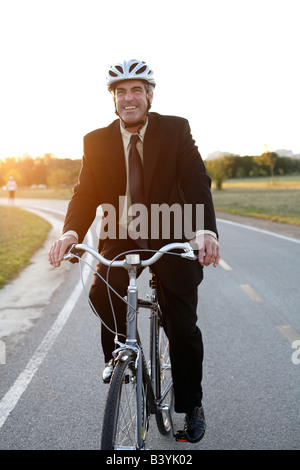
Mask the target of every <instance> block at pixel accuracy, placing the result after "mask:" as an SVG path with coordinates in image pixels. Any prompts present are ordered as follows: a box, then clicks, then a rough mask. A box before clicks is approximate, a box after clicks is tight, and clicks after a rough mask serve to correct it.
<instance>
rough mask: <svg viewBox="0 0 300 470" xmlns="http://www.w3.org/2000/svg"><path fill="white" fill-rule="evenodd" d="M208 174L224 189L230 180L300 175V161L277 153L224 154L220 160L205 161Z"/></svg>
mask: <svg viewBox="0 0 300 470" xmlns="http://www.w3.org/2000/svg"><path fill="white" fill-rule="evenodd" d="M205 166H206V170H207V173H208V174H209V175H210V177H211V178H212V179H213V180H214V182H215V183H216V187H217V189H221V188H222V184H223V181H225V180H226V179H228V178H249V177H257V176H270V177H271V178H272V179H274V177H275V176H278V175H290V174H300V159H299V158H290V157H281V156H279V155H278V154H277V153H276V152H264V153H263V154H262V155H256V156H249V155H246V156H244V157H240V156H239V155H233V154H223V155H221V156H220V157H219V158H213V159H211V160H210V159H209V160H205Z"/></svg>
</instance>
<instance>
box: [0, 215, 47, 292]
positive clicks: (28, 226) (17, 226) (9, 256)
mask: <svg viewBox="0 0 300 470" xmlns="http://www.w3.org/2000/svg"><path fill="white" fill-rule="evenodd" d="M50 228H51V225H50V224H49V223H48V222H46V221H45V220H44V219H42V218H41V217H38V216H36V215H35V214H32V213H30V212H27V211H24V210H22V209H19V208H17V207H8V206H0V289H1V288H2V287H3V286H4V285H5V284H6V283H7V281H9V280H11V279H14V278H15V277H16V276H17V275H18V274H19V272H20V271H21V269H22V268H23V267H24V266H26V265H28V264H29V263H30V258H31V256H32V255H33V254H34V253H35V251H36V250H37V249H38V248H40V247H41V246H42V244H43V243H44V241H45V239H46V237H47V234H48V232H49V230H50Z"/></svg>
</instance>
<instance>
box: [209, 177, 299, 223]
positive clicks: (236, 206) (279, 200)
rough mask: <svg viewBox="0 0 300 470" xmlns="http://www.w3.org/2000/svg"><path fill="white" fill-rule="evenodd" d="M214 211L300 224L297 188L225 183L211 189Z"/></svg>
mask: <svg viewBox="0 0 300 470" xmlns="http://www.w3.org/2000/svg"><path fill="white" fill-rule="evenodd" d="M212 194H213V200H214V204H215V209H216V210H217V211H222V212H229V213H231V214H238V215H244V216H248V217H258V218H262V219H269V220H273V221H276V222H282V223H287V224H293V225H298V226H300V190H299V189H280V188H277V189H275V188H272V187H269V188H267V189H257V188H253V189H251V188H247V187H234V186H230V187H228V186H227V187H226V186H224V189H222V190H220V191H218V190H215V189H213V191H212Z"/></svg>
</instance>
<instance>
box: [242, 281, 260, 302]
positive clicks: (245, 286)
mask: <svg viewBox="0 0 300 470" xmlns="http://www.w3.org/2000/svg"><path fill="white" fill-rule="evenodd" d="M241 288H242V289H243V290H244V291H245V292H246V294H248V295H249V297H250V299H251V300H253V302H263V299H262V298H261V296H260V295H259V294H258V293H257V292H256V291H255V290H254V289H253V287H251V286H250V284H241Z"/></svg>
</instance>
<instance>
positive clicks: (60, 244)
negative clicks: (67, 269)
mask: <svg viewBox="0 0 300 470" xmlns="http://www.w3.org/2000/svg"><path fill="white" fill-rule="evenodd" d="M74 243H78V242H77V238H76V237H73V235H70V236H68V237H65V238H60V239H59V240H56V241H55V242H53V243H52V245H51V247H50V250H49V253H48V260H49V263H50V264H52V266H53V267H54V268H58V267H59V266H60V263H61V262H62V260H63V258H64V254H65V253H66V251H67V249H68V247H69V246H70V245H73V244H74Z"/></svg>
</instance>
